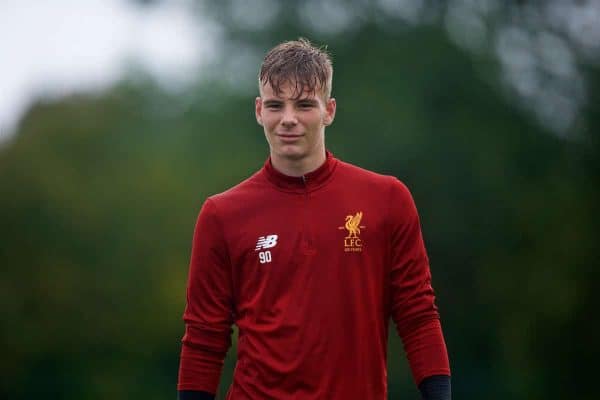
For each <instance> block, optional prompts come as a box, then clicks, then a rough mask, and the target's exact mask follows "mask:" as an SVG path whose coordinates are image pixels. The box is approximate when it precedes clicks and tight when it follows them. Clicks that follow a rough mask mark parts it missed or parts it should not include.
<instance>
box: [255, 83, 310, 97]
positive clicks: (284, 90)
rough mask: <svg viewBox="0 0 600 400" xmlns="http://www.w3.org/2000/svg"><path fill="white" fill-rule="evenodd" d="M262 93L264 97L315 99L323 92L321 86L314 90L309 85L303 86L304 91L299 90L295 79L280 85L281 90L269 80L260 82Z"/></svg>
mask: <svg viewBox="0 0 600 400" xmlns="http://www.w3.org/2000/svg"><path fill="white" fill-rule="evenodd" d="M258 86H259V91H260V95H261V97H263V98H276V99H292V100H298V99H314V98H319V96H318V95H319V94H321V91H322V90H321V88H320V87H317V88H315V89H314V90H311V89H309V88H308V87H303V88H302V92H301V93H300V92H299V89H300V87H299V86H298V85H297V84H296V82H295V81H285V82H283V83H281V84H280V85H279V91H276V90H275V89H274V88H273V87H272V86H271V84H270V83H269V82H265V83H262V82H259V85H258Z"/></svg>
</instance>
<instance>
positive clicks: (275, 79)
mask: <svg viewBox="0 0 600 400" xmlns="http://www.w3.org/2000/svg"><path fill="white" fill-rule="evenodd" d="M332 78H333V67H332V64H331V57H330V56H329V54H328V53H327V50H326V47H320V48H318V47H315V46H313V45H312V44H311V43H310V42H309V41H308V40H307V39H304V38H299V39H298V40H293V41H289V42H283V43H280V44H278V45H277V46H275V47H273V48H272V49H271V50H270V51H269V52H268V53H267V55H266V56H265V59H264V60H263V63H262V65H261V67H260V73H259V75H258V83H259V85H260V84H262V85H265V84H267V83H268V84H269V85H270V86H271V87H272V88H273V91H274V92H275V93H276V94H277V95H279V94H280V93H281V86H282V85H284V84H286V83H290V84H293V85H294V86H295V87H294V94H293V96H294V97H295V98H298V97H300V96H301V95H302V93H304V91H305V90H308V92H309V93H311V94H313V95H314V94H316V92H317V91H318V92H320V93H321V94H322V95H323V97H324V98H325V99H328V98H329V96H331V81H332Z"/></svg>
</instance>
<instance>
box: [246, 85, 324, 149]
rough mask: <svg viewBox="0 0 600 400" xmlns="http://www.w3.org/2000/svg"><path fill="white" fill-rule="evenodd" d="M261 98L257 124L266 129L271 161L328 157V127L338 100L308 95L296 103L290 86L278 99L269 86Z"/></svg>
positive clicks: (265, 88) (257, 106)
mask: <svg viewBox="0 0 600 400" xmlns="http://www.w3.org/2000/svg"><path fill="white" fill-rule="evenodd" d="M260 94H261V96H260V97H257V98H256V103H255V111H256V120H257V121H258V123H259V124H260V125H261V126H262V127H263V128H264V131H265V136H266V138H267V142H269V147H270V149H271V157H277V158H279V159H282V160H290V161H292V160H293V161H298V160H302V159H310V158H311V157H315V156H318V155H319V154H325V127H326V126H328V125H330V124H331V123H332V122H333V118H334V117H335V108H336V103H335V99H332V98H330V99H327V100H325V99H324V98H323V96H322V95H321V94H320V93H318V92H317V93H316V94H314V95H313V94H311V93H309V92H308V91H305V92H304V93H302V95H301V96H299V97H298V98H296V99H294V98H293V95H294V87H293V85H290V84H286V85H284V86H282V87H281V93H279V95H277V94H275V91H274V90H273V88H271V86H270V85H269V84H268V83H267V84H265V85H261V86H260Z"/></svg>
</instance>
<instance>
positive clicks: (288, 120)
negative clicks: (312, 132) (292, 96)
mask: <svg viewBox="0 0 600 400" xmlns="http://www.w3.org/2000/svg"><path fill="white" fill-rule="evenodd" d="M297 123H298V119H297V118H296V113H295V112H294V108H293V107H285V108H284V109H283V116H282V117H281V125H283V126H284V127H286V128H291V127H293V126H295V125H296V124H297Z"/></svg>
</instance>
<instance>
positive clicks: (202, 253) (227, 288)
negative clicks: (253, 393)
mask: <svg viewBox="0 0 600 400" xmlns="http://www.w3.org/2000/svg"><path fill="white" fill-rule="evenodd" d="M231 293H232V284H231V268H230V262H229V258H228V254H227V249H226V246H225V239H224V234H223V229H222V226H221V223H220V221H219V219H218V217H217V212H216V208H215V205H214V204H213V202H212V201H211V200H210V199H209V200H207V201H206V202H205V203H204V206H203V207H202V210H201V211H200V215H199V216H198V221H197V223H196V228H195V230H194V239H193V244H192V255H191V260H190V270H189V277H188V287H187V304H186V308H185V312H184V314H183V320H184V321H185V334H184V336H183V339H182V347H181V359H180V364H179V379H178V384H177V390H178V391H179V398H180V399H198V400H200V399H205V398H210V397H206V396H210V395H212V394H214V393H216V391H217V387H218V385H219V380H220V377H221V370H222V369H223V361H224V359H225V355H226V354H227V350H228V349H229V347H230V346H231V331H232V330H231V325H232V324H233V318H232V299H231ZM201 392H204V393H201ZM202 396H204V397H202ZM213 396H214V395H213Z"/></svg>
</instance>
